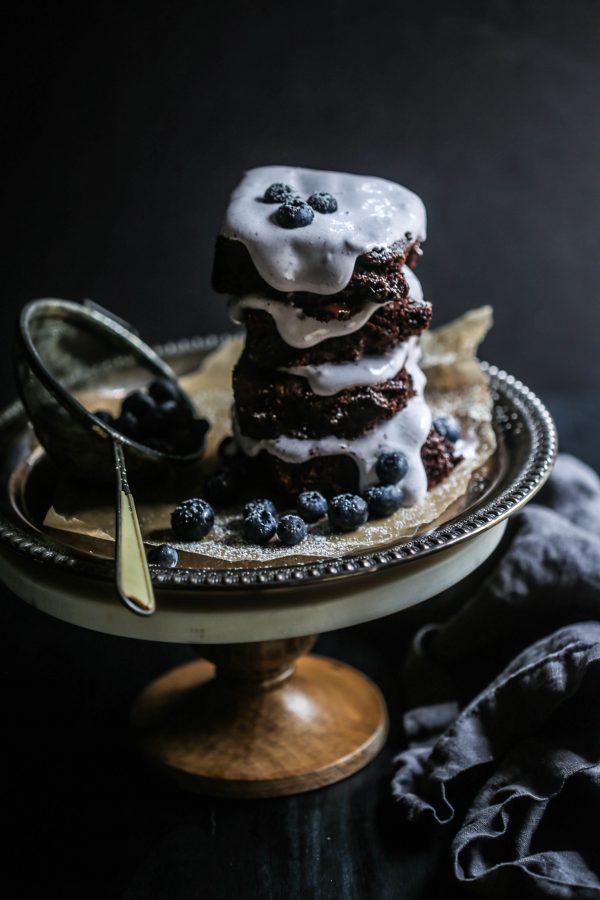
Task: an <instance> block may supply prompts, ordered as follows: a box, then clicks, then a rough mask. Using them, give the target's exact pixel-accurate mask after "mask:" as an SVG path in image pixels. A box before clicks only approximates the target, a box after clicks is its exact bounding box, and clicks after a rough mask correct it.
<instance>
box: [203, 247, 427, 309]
mask: <svg viewBox="0 0 600 900" xmlns="http://www.w3.org/2000/svg"><path fill="white" fill-rule="evenodd" d="M418 255H419V248H418V244H417V243H415V242H414V241H412V239H409V238H406V239H404V240H399V241H396V242H395V243H394V244H392V245H391V246H390V247H387V248H382V249H377V250H372V251H371V252H370V253H366V254H363V255H362V256H359V257H358V259H357V260H356V264H355V266H354V272H353V273H352V277H351V279H350V281H349V283H348V284H347V285H346V287H345V288H344V289H343V290H342V291H339V292H338V293H336V294H327V295H321V294H311V293H308V292H303V291H298V292H297V293H294V294H293V297H294V303H295V304H296V306H299V307H300V308H301V309H303V310H304V312H306V313H307V315H311V316H315V318H316V317H317V316H316V313H319V312H320V313H321V314H322V313H323V310H324V309H326V308H327V307H328V306H329V305H330V304H333V305H334V306H335V305H336V304H341V305H342V306H344V305H345V306H346V307H348V306H352V305H356V304H362V303H365V302H366V301H368V300H371V301H376V302H380V303H385V302H387V301H388V300H402V299H403V298H404V297H406V296H407V295H408V285H407V283H406V279H405V277H404V275H403V274H402V266H404V265H409V266H411V268H412V267H414V265H415V264H416V261H417V258H418ZM212 285H213V288H214V289H215V291H217V293H219V294H231V295H233V296H234V297H242V296H244V295H245V294H261V295H262V296H264V297H272V298H279V299H288V298H289V296H290V295H289V294H285V293H282V292H281V291H276V290H275V289H274V288H272V287H271V285H270V284H268V283H267V282H266V281H265V280H264V278H262V277H261V276H260V275H259V273H258V271H257V270H256V268H255V266H254V263H253V262H252V258H251V256H250V253H249V252H248V250H247V249H246V247H245V245H244V244H242V243H241V241H236V240H233V239H232V238H226V237H223V235H219V236H218V237H217V242H216V245H215V257H214V263H213V272H212ZM330 318H331V316H330Z"/></svg>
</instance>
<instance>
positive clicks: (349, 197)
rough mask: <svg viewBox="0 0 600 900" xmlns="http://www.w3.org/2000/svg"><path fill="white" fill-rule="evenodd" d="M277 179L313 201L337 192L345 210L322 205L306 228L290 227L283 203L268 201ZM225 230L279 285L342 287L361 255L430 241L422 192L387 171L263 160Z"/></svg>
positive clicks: (317, 289)
mask: <svg viewBox="0 0 600 900" xmlns="http://www.w3.org/2000/svg"><path fill="white" fill-rule="evenodd" d="M275 182H282V183H284V184H288V185H289V186H290V187H292V188H293V190H294V191H295V192H297V193H298V194H299V195H300V196H301V197H302V198H303V199H305V200H306V199H307V198H308V197H309V196H310V195H311V194H313V193H316V192H319V191H326V192H328V193H330V194H332V195H333V196H334V197H335V198H336V200H337V204H338V208H337V211H336V212H334V213H319V212H316V213H315V215H314V219H313V221H312V222H311V224H310V225H307V226H306V227H303V228H292V229H286V228H282V227H281V226H280V225H278V224H277V222H276V220H275V216H274V214H275V212H276V210H277V208H278V207H277V204H271V203H265V202H263V200H262V197H263V195H264V192H265V190H266V189H267V188H268V187H269V185H271V184H273V183H275ZM221 233H222V234H223V235H224V236H225V237H228V238H232V239H233V240H238V241H241V242H242V243H243V244H244V246H245V247H246V248H247V250H248V252H249V253H250V256H251V258H252V262H253V263H254V266H255V267H256V269H257V271H258V272H259V274H260V275H261V276H262V278H264V280H265V281H266V282H267V283H268V284H270V285H271V287H273V288H274V289H275V290H278V291H282V292H284V293H287V292H289V291H308V292H310V293H316V294H335V293H337V292H338V291H340V290H342V289H343V288H344V287H345V286H346V285H347V284H348V282H349V281H350V278H351V276H352V272H353V270H354V265H355V263H356V260H357V258H358V257H359V256H360V255H361V254H364V253H368V252H370V251H371V250H373V249H375V248H376V247H389V246H391V244H393V243H394V242H395V241H398V240H403V239H405V238H406V236H407V235H410V239H411V240H413V241H419V242H420V241H423V240H425V237H426V216H425V207H424V206H423V203H422V201H421V199H420V198H419V197H418V196H417V195H416V194H413V192H412V191H409V190H408V189H407V188H405V187H402V185H399V184H395V183H394V182H392V181H387V180H386V179H384V178H375V177H368V176H362V175H351V174H348V173H345V172H328V171H318V170H316V169H302V168H294V167H289V166H262V167H260V168H257V169H250V171H248V172H246V174H245V175H244V177H243V178H242V181H241V182H240V184H239V185H238V187H237V188H236V189H235V191H234V192H233V194H232V197H231V201H230V203H229V206H228V208H227V213H226V216H225V222H224V223H223V227H222V229H221Z"/></svg>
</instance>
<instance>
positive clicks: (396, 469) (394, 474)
mask: <svg viewBox="0 0 600 900" xmlns="http://www.w3.org/2000/svg"><path fill="white" fill-rule="evenodd" d="M375 471H376V472H377V477H378V478H379V480H380V481H382V482H383V483H384V484H396V483H397V482H398V481H402V479H403V478H404V476H405V475H406V473H407V472H408V460H407V458H406V456H405V455H404V453H402V452H401V451H400V450H391V451H390V452H389V453H382V454H381V456H380V457H379V458H378V460H377V463H376V465H375Z"/></svg>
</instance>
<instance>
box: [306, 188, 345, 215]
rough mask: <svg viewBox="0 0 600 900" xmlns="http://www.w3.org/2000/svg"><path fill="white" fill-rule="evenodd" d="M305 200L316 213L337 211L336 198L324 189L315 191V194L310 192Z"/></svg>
mask: <svg viewBox="0 0 600 900" xmlns="http://www.w3.org/2000/svg"><path fill="white" fill-rule="evenodd" d="M306 202H307V203H308V205H309V206H312V208H313V209H315V210H316V211H317V212H318V213H334V212H337V208H338V205H337V200H336V199H335V197H333V196H332V195H331V194H328V193H327V192H326V191H317V193H316V194H311V195H310V197H309V198H308V200H307V201H306Z"/></svg>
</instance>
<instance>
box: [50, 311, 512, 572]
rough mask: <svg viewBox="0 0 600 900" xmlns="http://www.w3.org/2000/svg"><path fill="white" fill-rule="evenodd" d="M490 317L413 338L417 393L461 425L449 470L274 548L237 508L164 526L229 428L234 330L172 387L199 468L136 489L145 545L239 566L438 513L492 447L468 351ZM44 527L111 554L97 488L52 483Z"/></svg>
mask: <svg viewBox="0 0 600 900" xmlns="http://www.w3.org/2000/svg"><path fill="white" fill-rule="evenodd" d="M491 324H492V310H491V307H489V306H484V307H481V308H480V309H476V310H472V311H471V312H469V313H467V314H465V315H464V316H462V317H461V318H459V319H457V320H455V321H454V322H451V323H450V324H448V325H446V326H444V327H442V328H439V329H437V330H435V331H431V332H426V333H425V335H424V336H423V339H422V347H423V359H422V362H421V365H422V368H423V370H424V371H425V373H426V375H427V390H426V396H427V401H428V403H429V404H430V406H431V409H432V412H433V415H434V416H435V415H437V414H451V415H454V416H456V418H457V419H458V420H459V421H460V423H461V427H462V433H463V439H462V440H461V442H460V443H459V445H458V447H457V450H458V452H459V453H462V454H463V455H464V456H465V459H464V460H463V461H462V462H461V463H460V464H459V465H458V466H457V467H456V468H455V469H454V471H453V472H452V473H451V475H450V476H449V477H448V478H447V479H445V480H444V481H443V482H442V483H441V484H439V485H438V486H437V487H435V488H433V489H432V490H431V491H429V492H428V494H427V496H426V498H425V500H424V501H423V502H422V503H420V504H418V505H417V506H413V507H411V508H408V509H401V510H399V511H398V512H397V513H395V514H394V515H393V516H390V517H389V518H387V519H380V520H374V521H372V522H368V523H367V524H366V525H364V526H363V527H362V528H359V529H358V530H357V531H354V532H352V533H350V534H336V533H332V532H331V531H330V528H329V525H328V523H327V521H322V522H318V523H316V524H315V525H311V526H309V535H308V537H307V539H306V540H305V541H304V542H303V543H302V544H300V545H299V546H297V547H293V548H289V547H284V546H282V545H281V544H279V543H278V542H277V540H276V539H274V540H272V541H271V542H270V543H269V544H267V545H266V546H257V545H253V544H249V543H248V542H247V541H245V540H244V538H243V537H242V534H241V526H242V519H241V506H238V507H236V508H232V509H229V510H225V511H223V512H220V513H219V514H217V516H216V520H215V526H214V528H213V530H212V531H211V533H210V534H209V535H208V536H207V537H206V538H204V539H203V540H202V541H199V542H197V543H181V542H178V541H176V540H175V539H174V535H173V534H172V532H171V530H170V515H171V512H172V510H173V509H174V507H175V506H176V504H177V503H178V502H179V501H180V500H182V499H185V498H187V497H192V496H201V495H202V494H201V486H202V478H203V477H204V474H205V473H206V472H209V471H211V470H214V469H215V468H217V467H218V460H217V457H216V451H217V448H218V446H219V444H220V442H221V440H222V439H223V438H224V437H225V436H226V435H228V434H230V433H231V429H230V410H231V405H232V402H233V397H232V392H231V371H232V367H233V365H234V364H235V362H236V360H237V358H238V357H239V355H240V352H241V350H242V347H243V336H236V337H232V338H231V339H229V340H226V341H225V342H224V343H223V344H221V345H220V346H219V347H218V348H217V349H216V350H214V351H213V352H212V353H210V354H209V355H208V356H207V357H206V358H205V360H204V361H203V363H202V365H201V367H200V368H199V369H198V370H197V371H196V372H194V373H192V374H191V375H187V376H185V377H184V378H182V386H183V387H184V389H185V390H186V391H187V393H188V395H189V396H190V397H191V399H192V400H193V402H194V403H195V405H196V407H197V409H198V412H199V414H200V415H202V416H204V417H205V418H207V419H208V420H209V422H210V423H211V427H210V430H209V432H208V435H207V445H206V455H205V461H204V464H203V466H202V470H203V471H202V474H200V475H199V476H197V477H196V480H195V481H193V482H189V483H186V484H178V485H176V486H175V485H173V484H166V485H161V486H158V487H152V488H150V489H149V490H148V491H144V492H143V494H139V495H138V496H136V503H137V509H138V514H139V517H140V522H141V526H142V531H143V534H144V538H145V540H146V541H147V543H149V544H152V543H154V544H160V543H166V542H168V543H170V544H172V545H173V546H175V547H177V549H178V551H179V556H180V564H181V565H183V566H187V567H189V566H191V567H196V568H206V567H208V568H224V567H232V566H233V567H237V566H239V567H243V568H248V567H252V566H258V565H261V566H264V565H265V564H267V565H268V564H269V563H271V564H273V565H274V564H281V563H297V562H306V561H309V560H310V559H315V558H319V559H323V558H335V557H340V556H345V555H348V554H354V553H361V552H368V551H373V550H375V549H378V548H384V547H386V546H389V545H391V544H394V543H397V542H398V541H400V540H401V539H406V538H407V537H410V536H411V535H413V534H415V533H416V532H417V531H418V530H419V529H421V528H422V527H423V526H424V525H426V524H427V523H430V522H434V521H435V520H436V519H438V518H439V516H440V515H441V514H442V513H443V512H444V510H445V509H447V508H448V507H449V506H450V505H451V504H453V503H454V502H455V501H457V500H458V499H459V498H460V497H461V496H462V495H463V494H464V493H465V491H466V489H467V486H468V484H469V481H470V479H471V477H472V475H473V473H474V472H475V471H476V470H477V469H479V468H480V467H481V466H482V465H483V464H484V463H485V462H486V460H488V459H489V458H490V456H491V455H492V454H493V452H494V449H495V446H496V441H495V436H494V432H493V429H492V427H491V408H492V403H491V398H490V393H489V390H488V384H487V378H486V376H485V375H484V373H483V372H482V371H481V368H480V366H479V363H478V362H477V359H476V356H475V354H476V352H477V348H478V346H479V344H480V342H481V340H482V339H483V338H484V337H485V335H486V333H487V331H488V329H489V328H490V326H491ZM84 399H85V398H84ZM88 399H90V404H91V406H93V408H98V407H99V406H102V407H103V408H108V409H111V408H112V409H113V410H114V409H115V407H117V406H118V404H119V401H120V396H119V391H118V390H117V391H115V390H114V389H111V390H110V391H106V392H105V393H103V391H102V388H101V387H100V388H99V389H98V391H95V392H94V396H93V401H92V398H88ZM280 512H283V510H280ZM44 526H45V528H47V529H48V531H49V532H51V533H52V535H53V537H55V538H56V539H58V540H60V541H61V542H63V543H66V544H68V545H69V546H72V547H75V548H77V549H80V550H83V551H84V552H88V553H93V554H96V555H100V556H105V557H112V556H113V548H114V506H113V497H112V495H111V496H109V495H108V492H107V491H106V490H105V491H104V492H103V493H101V494H100V493H95V492H92V491H90V492H87V493H82V491H81V488H80V487H77V488H74V487H73V485H71V484H69V483H68V482H66V481H65V482H62V483H61V484H59V485H58V488H57V492H56V496H55V498H54V502H53V505H52V507H51V508H50V509H49V510H48V513H47V515H46V518H45V521H44Z"/></svg>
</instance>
